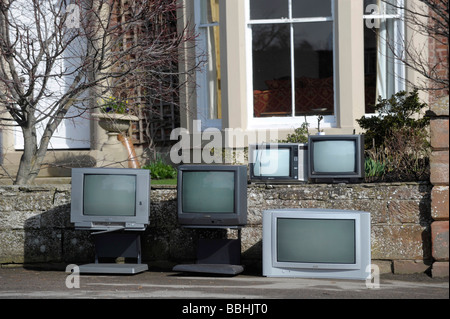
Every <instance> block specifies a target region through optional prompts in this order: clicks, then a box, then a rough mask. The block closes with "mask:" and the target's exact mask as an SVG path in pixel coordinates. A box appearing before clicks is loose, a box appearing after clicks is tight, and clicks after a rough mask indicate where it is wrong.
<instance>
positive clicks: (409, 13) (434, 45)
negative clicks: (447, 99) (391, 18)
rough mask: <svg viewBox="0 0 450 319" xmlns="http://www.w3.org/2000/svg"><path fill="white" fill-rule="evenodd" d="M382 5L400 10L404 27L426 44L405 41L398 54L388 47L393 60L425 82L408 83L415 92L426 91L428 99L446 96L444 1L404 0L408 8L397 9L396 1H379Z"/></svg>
mask: <svg viewBox="0 0 450 319" xmlns="http://www.w3.org/2000/svg"><path fill="white" fill-rule="evenodd" d="M383 2H385V3H387V5H388V6H394V7H396V8H399V9H402V10H403V11H404V20H405V23H406V25H407V26H408V27H409V28H411V29H412V30H414V32H416V34H419V35H422V36H424V37H425V38H426V39H427V41H428V46H420V47H417V46H414V45H413V44H412V43H411V42H410V41H409V40H408V39H405V41H404V43H403V44H402V46H403V50H401V52H399V51H397V50H395V49H394V48H391V51H392V52H393V54H394V56H395V58H396V59H397V60H399V61H401V62H403V63H404V64H405V65H406V66H407V67H408V68H410V69H412V70H414V71H416V72H418V73H419V74H420V75H421V76H423V78H424V79H425V81H423V82H422V83H410V84H411V85H412V86H413V87H415V88H417V89H420V90H426V91H429V92H430V93H431V95H432V96H440V95H448V92H449V72H448V69H449V46H448V38H449V2H448V0H414V1H408V3H409V5H403V6H401V7H400V6H396V5H395V4H394V3H396V2H395V1H392V0H383ZM405 3H406V1H405ZM425 50H427V51H428V52H426V51H425Z"/></svg>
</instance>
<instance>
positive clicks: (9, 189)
mask: <svg viewBox="0 0 450 319" xmlns="http://www.w3.org/2000/svg"><path fill="white" fill-rule="evenodd" d="M431 189H432V186H431V185H430V184H426V183H425V184H424V183H398V184H394V183H392V184H391V183H389V184H350V185H346V184H338V185H326V184H317V185H313V184H307V185H267V186H266V185H254V184H252V185H249V187H248V226H247V227H245V228H243V229H242V263H243V264H244V265H246V266H247V267H248V269H255V270H257V271H260V268H261V258H262V256H261V236H262V225H261V223H262V220H261V214H262V211H263V210H265V209H271V208H288V207H294V208H295V207H297V208H316V207H317V208H339V209H354V210H364V211H369V212H371V218H372V234H371V238H372V258H373V260H374V262H375V263H376V264H378V265H379V266H380V269H381V271H382V272H390V271H394V272H395V273H405V272H424V271H426V270H428V268H429V266H430V264H431V261H432V248H431V228H430V225H431V223H432V218H431V208H430V207H431V206H430V202H431ZM176 196H177V194H176V189H175V187H158V186H152V190H151V218H150V226H149V227H148V228H147V230H146V231H145V233H144V234H143V236H142V249H143V261H144V262H146V263H148V264H149V265H150V266H151V267H152V266H154V267H162V268H165V269H170V268H171V267H172V266H173V265H175V264H176V263H179V262H187V261H193V260H194V259H195V243H196V242H197V240H198V239H199V238H201V237H206V238H211V237H225V236H226V237H228V238H235V237H236V236H237V231H236V230H229V231H226V230H198V229H184V228H181V227H180V226H179V225H178V223H177V216H176ZM447 253H448V252H447ZM93 258H94V252H93V245H92V242H91V239H90V236H89V232H87V231H78V230H74V228H73V225H71V223H70V186H69V185H54V186H48V185H43V186H0V264H34V263H45V264H58V263H59V264H68V263H78V264H79V263H84V262H92V261H93Z"/></svg>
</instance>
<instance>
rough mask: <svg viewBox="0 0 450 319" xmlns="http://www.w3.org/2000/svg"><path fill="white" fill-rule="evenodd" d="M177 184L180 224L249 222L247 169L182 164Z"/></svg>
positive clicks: (214, 224) (228, 224)
mask: <svg viewBox="0 0 450 319" xmlns="http://www.w3.org/2000/svg"><path fill="white" fill-rule="evenodd" d="M177 184H178V185H177V190H178V222H179V224H180V225H185V226H186V225H191V226H242V225H245V224H246V223H247V166H245V165H220V164H218V165H202V164H198V165H196V164H192V165H180V166H179V167H178V181H177Z"/></svg>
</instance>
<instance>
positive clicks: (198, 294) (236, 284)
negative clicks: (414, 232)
mask: <svg viewBox="0 0 450 319" xmlns="http://www.w3.org/2000/svg"><path fill="white" fill-rule="evenodd" d="M16 298H20V299H78V298H81V299H97V298H101V299H136V298H163V299H179V300H183V299H184V301H182V302H181V303H180V302H178V303H177V304H179V309H173V311H181V310H182V308H181V307H183V304H185V305H188V304H189V302H188V301H187V300H192V299H195V298H200V299H210V298H211V299H215V298H218V299H226V300H232V301H233V302H242V301H243V300H247V302H251V300H253V301H256V300H258V299H265V300H267V299H271V300H275V299H278V300H285V299H336V298H338V299H449V282H448V278H430V277H428V276H427V275H425V274H419V275H414V276H399V275H391V274H390V275H382V276H381V279H380V282H379V287H378V288H368V286H367V285H366V282H364V281H353V280H328V279H302V278H295V279H294V278H266V277H262V276H260V275H253V274H245V272H244V274H241V275H238V276H234V277H217V276H208V275H191V274H180V273H175V272H160V271H152V270H149V271H146V272H143V273H139V274H136V275H131V276H130V275H87V274H82V275H80V276H79V277H78V276H73V275H71V274H69V273H66V272H64V271H59V270H52V271H46V270H39V269H37V270H36V269H35V270H30V269H25V268H0V299H16ZM183 309H184V308H183ZM185 310H189V309H185ZM191 310H192V309H191ZM222 310H223V309H222ZM223 311H225V310H223Z"/></svg>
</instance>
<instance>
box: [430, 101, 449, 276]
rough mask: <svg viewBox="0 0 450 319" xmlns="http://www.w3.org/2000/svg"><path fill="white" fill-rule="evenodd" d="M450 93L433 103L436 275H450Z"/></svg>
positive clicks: (432, 209)
mask: <svg viewBox="0 0 450 319" xmlns="http://www.w3.org/2000/svg"><path fill="white" fill-rule="evenodd" d="M448 103H449V99H448V96H446V97H444V98H441V99H437V100H436V101H435V102H433V103H431V104H430V111H431V112H430V113H431V115H432V119H431V124H430V126H431V147H432V155H431V176H430V182H431V183H432V185H433V189H432V192H431V216H432V218H433V222H432V224H431V244H432V256H433V259H434V263H433V267H432V273H433V276H448V275H449V257H448V255H449V245H448V243H449V218H448V215H449V206H448V195H449V181H448V179H449V159H448V156H449V135H448V128H449V124H448V123H449V117H448V116H449V111H448Z"/></svg>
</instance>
